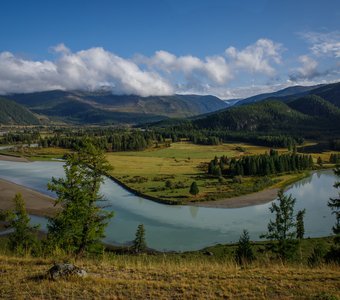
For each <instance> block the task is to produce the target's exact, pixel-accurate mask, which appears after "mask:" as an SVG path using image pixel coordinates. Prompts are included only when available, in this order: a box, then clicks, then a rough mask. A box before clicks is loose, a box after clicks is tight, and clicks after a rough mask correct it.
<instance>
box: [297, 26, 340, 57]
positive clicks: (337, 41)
mask: <svg viewBox="0 0 340 300" xmlns="http://www.w3.org/2000/svg"><path fill="white" fill-rule="evenodd" d="M300 35H301V36H302V37H303V38H304V39H305V40H306V41H308V42H309V43H310V44H312V45H311V47H310V49H311V51H312V53H313V54H315V55H330V56H334V57H336V58H339V57H340V31H332V32H327V33H324V32H304V33H300Z"/></svg>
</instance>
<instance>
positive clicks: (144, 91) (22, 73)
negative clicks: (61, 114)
mask: <svg viewBox="0 0 340 300" xmlns="http://www.w3.org/2000/svg"><path fill="white" fill-rule="evenodd" d="M54 50H55V51H57V52H58V53H60V55H61V56H60V58H58V59H57V60H56V61H53V62H52V61H32V60H25V59H22V58H20V57H17V56H15V55H13V54H12V53H10V52H2V53H0V93H1V94H4V93H12V92H33V91H43V90H52V89H91V90H93V89H97V88H99V87H101V86H102V85H109V86H111V87H112V91H113V93H115V94H137V95H141V96H149V95H169V94H173V93H174V90H173V87H172V85H171V84H170V83H168V82H167V81H166V80H165V79H164V78H162V77H161V76H160V75H159V74H157V73H154V72H146V71H143V70H141V69H140V68H139V67H138V66H137V65H136V64H135V63H134V62H132V61H130V60H127V59H123V58H121V57H119V56H117V55H114V54H112V53H110V52H108V51H105V50H104V49H103V48H91V49H88V50H83V51H79V52H76V53H72V52H70V51H69V50H68V49H67V48H66V47H65V46H64V45H58V46H56V47H55V48H54Z"/></svg>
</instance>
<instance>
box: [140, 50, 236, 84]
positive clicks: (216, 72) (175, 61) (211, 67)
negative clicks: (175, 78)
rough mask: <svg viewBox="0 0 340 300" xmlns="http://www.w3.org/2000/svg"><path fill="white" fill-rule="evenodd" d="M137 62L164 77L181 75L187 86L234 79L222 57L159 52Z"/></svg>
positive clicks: (220, 82) (141, 57)
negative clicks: (201, 57)
mask: <svg viewBox="0 0 340 300" xmlns="http://www.w3.org/2000/svg"><path fill="white" fill-rule="evenodd" d="M136 61H138V62H139V63H143V64H145V65H146V67H147V68H148V69H152V70H157V71H160V72H162V73H163V75H164V76H167V75H172V74H173V73H175V74H181V75H183V76H184V77H185V79H186V81H187V84H192V83H194V82H198V81H201V82H202V83H206V82H211V83H214V84H224V83H226V82H228V81H229V80H230V79H232V77H233V76H232V72H231V70H230V68H229V66H228V64H227V62H226V61H225V59H224V57H222V56H218V55H216V56H210V57H206V58H205V59H203V60H202V59H200V58H198V57H195V56H191V55H186V56H178V57H177V56H176V55H174V54H172V53H169V52H167V51H163V50H161V51H157V52H156V53H155V54H154V55H153V56H152V57H150V58H148V57H143V56H139V57H137V58H136Z"/></svg>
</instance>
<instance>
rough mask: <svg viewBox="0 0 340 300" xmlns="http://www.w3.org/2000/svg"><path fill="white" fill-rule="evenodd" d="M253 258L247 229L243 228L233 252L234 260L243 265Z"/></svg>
mask: <svg viewBox="0 0 340 300" xmlns="http://www.w3.org/2000/svg"><path fill="white" fill-rule="evenodd" d="M254 259H255V255H254V252H253V249H252V246H251V243H250V240H249V233H248V231H247V230H243V232H242V235H241V236H240V239H239V241H238V245H237V249H236V252H235V260H236V261H237V263H239V264H240V265H243V264H247V263H251V262H252V261H253V260H254Z"/></svg>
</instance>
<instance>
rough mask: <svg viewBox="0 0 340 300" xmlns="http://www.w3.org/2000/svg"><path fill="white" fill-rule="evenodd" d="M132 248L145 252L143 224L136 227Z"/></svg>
mask: <svg viewBox="0 0 340 300" xmlns="http://www.w3.org/2000/svg"><path fill="white" fill-rule="evenodd" d="M132 248H133V251H134V252H135V253H141V252H145V250H146V242H145V229H144V225H143V224H140V225H138V227H137V231H136V237H135V239H134V241H133V246H132Z"/></svg>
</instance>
